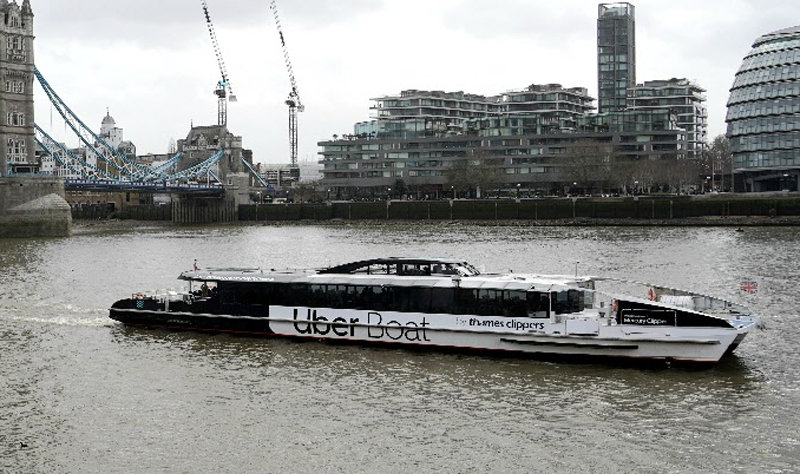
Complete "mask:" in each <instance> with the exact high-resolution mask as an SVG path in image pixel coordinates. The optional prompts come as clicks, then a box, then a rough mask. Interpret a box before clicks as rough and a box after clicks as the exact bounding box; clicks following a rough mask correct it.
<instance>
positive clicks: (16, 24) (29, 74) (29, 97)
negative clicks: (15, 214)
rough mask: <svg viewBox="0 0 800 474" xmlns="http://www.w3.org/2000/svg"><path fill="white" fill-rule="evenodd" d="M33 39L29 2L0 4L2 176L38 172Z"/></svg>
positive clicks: (0, 0) (0, 157)
mask: <svg viewBox="0 0 800 474" xmlns="http://www.w3.org/2000/svg"><path fill="white" fill-rule="evenodd" d="M33 38H34V37H33V10H32V9H31V2H30V0H23V2H22V6H19V5H17V3H16V1H14V0H12V1H11V2H9V1H8V0H0V176H3V175H7V174H9V173H31V172H36V171H38V170H37V168H38V165H37V164H36V144H35V143H36V142H35V140H34V137H35V132H34V127H33V111H34V107H33V80H34V74H33V70H34V61H33Z"/></svg>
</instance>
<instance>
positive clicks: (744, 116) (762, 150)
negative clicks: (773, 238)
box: [727, 26, 800, 192]
mask: <svg viewBox="0 0 800 474" xmlns="http://www.w3.org/2000/svg"><path fill="white" fill-rule="evenodd" d="M727 122H728V138H729V139H730V147H731V152H732V154H733V168H734V187H735V190H736V191H755V192H758V191H780V190H789V191H797V190H798V180H800V26H794V27H791V28H786V29H783V30H779V31H775V32H773V33H769V34H766V35H763V36H761V37H760V38H758V39H757V40H756V41H755V43H753V47H752V49H751V50H750V52H749V53H748V54H747V56H745V58H744V61H743V63H742V66H741V67H740V68H739V71H738V72H737V73H736V79H735V80H734V83H733V87H732V88H731V94H730V98H729V99H728V116H727Z"/></svg>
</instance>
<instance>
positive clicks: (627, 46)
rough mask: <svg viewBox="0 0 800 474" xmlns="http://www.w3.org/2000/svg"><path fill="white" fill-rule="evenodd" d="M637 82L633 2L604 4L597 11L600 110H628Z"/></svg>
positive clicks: (602, 111) (601, 111)
mask: <svg viewBox="0 0 800 474" xmlns="http://www.w3.org/2000/svg"><path fill="white" fill-rule="evenodd" d="M635 85H636V21H635V9H634V6H633V5H631V4H630V3H601V4H600V5H599V6H598V11H597V90H598V99H599V102H598V104H599V107H598V110H599V112H600V113H604V112H617V111H621V110H625V108H626V107H627V106H628V101H627V100H628V99H627V98H628V89H629V88H631V87H633V86H635Z"/></svg>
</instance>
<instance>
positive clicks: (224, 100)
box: [200, 0, 236, 126]
mask: <svg viewBox="0 0 800 474" xmlns="http://www.w3.org/2000/svg"><path fill="white" fill-rule="evenodd" d="M200 3H201V4H202V5H203V13H204V14H205V16H206V24H207V26H208V34H209V35H210V36H211V44H212V45H213V46H214V54H215V55H216V56H217V64H218V65H219V72H220V74H221V75H222V79H220V80H219V82H217V88H216V89H215V90H214V94H215V95H216V96H217V124H218V125H220V126H227V125H228V100H230V101H231V102H236V96H235V95H234V94H233V89H231V81H230V79H228V71H227V70H226V69H225V60H224V59H222V50H221V49H220V47H219V41H217V33H216V31H215V30H214V23H212V22H211V15H210V14H209V13H208V4H207V3H206V0H200Z"/></svg>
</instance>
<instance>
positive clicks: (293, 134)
mask: <svg viewBox="0 0 800 474" xmlns="http://www.w3.org/2000/svg"><path fill="white" fill-rule="evenodd" d="M269 9H270V10H271V11H272V15H273V16H274V17H275V26H277V27H278V36H279V37H280V39H281V48H282V49H283V59H284V61H285V62H286V70H287V71H288V72H289V82H290V84H291V86H292V91H291V92H289V98H288V99H286V105H288V106H289V157H290V158H291V163H292V167H293V168H296V167H297V112H303V111H304V110H305V108H306V107H305V106H304V105H303V103H302V102H301V101H300V92H299V91H298V90H297V81H296V80H295V78H294V69H292V61H291V59H289V49H288V48H287V47H286V38H285V37H284V36H283V28H282V27H281V18H280V16H279V15H278V5H277V4H276V3H275V0H270V3H269Z"/></svg>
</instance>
